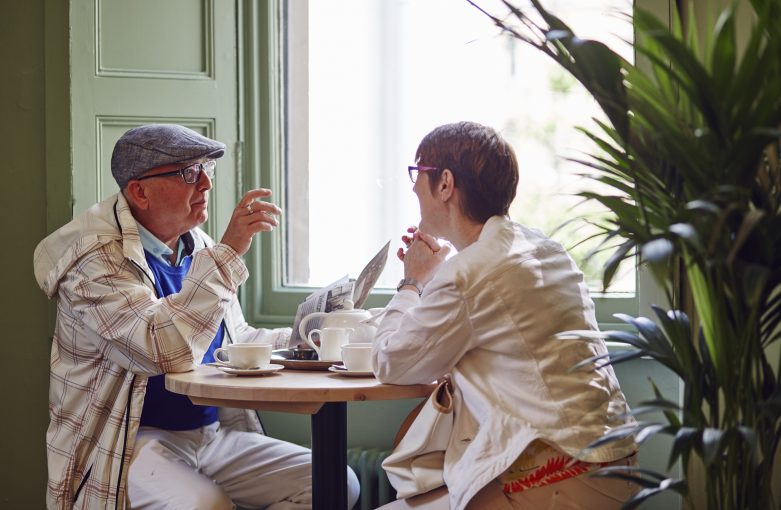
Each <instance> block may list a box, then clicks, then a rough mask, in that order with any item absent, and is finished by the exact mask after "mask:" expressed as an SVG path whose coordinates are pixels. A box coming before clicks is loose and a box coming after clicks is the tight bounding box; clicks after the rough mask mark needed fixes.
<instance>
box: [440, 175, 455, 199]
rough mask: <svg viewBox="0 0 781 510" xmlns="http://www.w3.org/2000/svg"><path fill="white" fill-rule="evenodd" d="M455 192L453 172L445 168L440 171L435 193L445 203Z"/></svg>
mask: <svg viewBox="0 0 781 510" xmlns="http://www.w3.org/2000/svg"><path fill="white" fill-rule="evenodd" d="M455 192H456V180H455V176H454V175H453V172H451V171H450V169H449V168H445V169H444V170H443V171H442V175H441V176H440V178H439V183H437V193H438V194H439V198H440V199H441V200H442V201H443V202H447V201H448V200H450V198H451V197H452V196H453V194H454V193H455Z"/></svg>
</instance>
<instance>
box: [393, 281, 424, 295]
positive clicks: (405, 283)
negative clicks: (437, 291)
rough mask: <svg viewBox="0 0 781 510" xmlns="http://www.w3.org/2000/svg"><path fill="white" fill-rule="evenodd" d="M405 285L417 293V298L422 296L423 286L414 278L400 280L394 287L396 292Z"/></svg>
mask: <svg viewBox="0 0 781 510" xmlns="http://www.w3.org/2000/svg"><path fill="white" fill-rule="evenodd" d="M405 285H411V286H413V287H415V289H416V290H417V291H418V296H420V295H421V294H423V286H422V285H421V284H420V282H419V281H417V280H416V279H415V278H402V279H401V281H400V282H399V285H398V286H397V287H396V291H397V292H398V291H400V290H401V288H402V287H404V286H405Z"/></svg>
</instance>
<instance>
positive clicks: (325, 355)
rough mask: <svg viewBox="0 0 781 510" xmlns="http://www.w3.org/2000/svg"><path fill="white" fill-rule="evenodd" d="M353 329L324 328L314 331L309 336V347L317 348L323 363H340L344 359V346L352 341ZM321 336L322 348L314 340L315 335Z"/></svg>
mask: <svg viewBox="0 0 781 510" xmlns="http://www.w3.org/2000/svg"><path fill="white" fill-rule="evenodd" d="M352 332H353V328H323V329H313V330H312V331H310V332H309V334H308V335H307V339H308V340H309V342H308V343H309V345H311V346H312V347H314V348H315V350H316V351H317V355H318V356H319V357H320V359H321V360H322V361H340V360H341V359H342V351H341V348H342V345H344V344H346V343H348V342H349V341H350V333H352ZM315 334H317V335H319V336H320V347H318V346H317V344H315V342H314V340H312V336H313V335H315Z"/></svg>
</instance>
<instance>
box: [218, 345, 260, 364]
mask: <svg viewBox="0 0 781 510" xmlns="http://www.w3.org/2000/svg"><path fill="white" fill-rule="evenodd" d="M271 349H272V345H271V344H228V345H227V346H225V347H220V348H219V349H217V350H216V351H214V359H215V361H217V362H218V363H220V364H223V365H226V366H231V367H236V368H244V369H248V368H261V369H263V368H267V367H268V365H269V363H270V362H271ZM224 357H227V358H228V359H223V358H224Z"/></svg>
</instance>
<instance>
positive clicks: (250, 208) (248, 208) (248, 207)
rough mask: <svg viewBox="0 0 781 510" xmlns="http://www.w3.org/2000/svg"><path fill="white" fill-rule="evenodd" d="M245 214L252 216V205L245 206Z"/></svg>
mask: <svg viewBox="0 0 781 510" xmlns="http://www.w3.org/2000/svg"><path fill="white" fill-rule="evenodd" d="M247 212H248V213H249V214H252V213H253V212H255V211H253V210H252V204H251V203H249V204H247Z"/></svg>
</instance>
